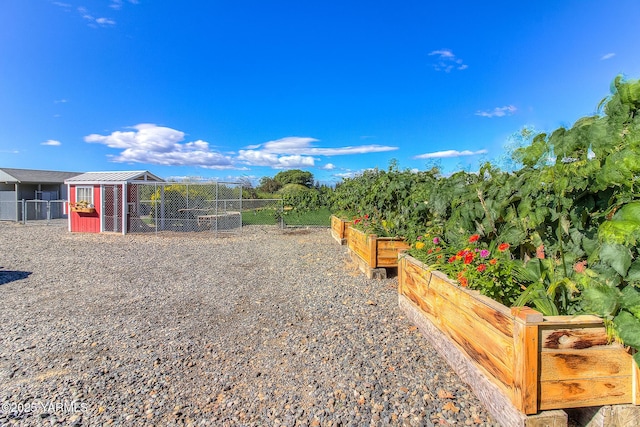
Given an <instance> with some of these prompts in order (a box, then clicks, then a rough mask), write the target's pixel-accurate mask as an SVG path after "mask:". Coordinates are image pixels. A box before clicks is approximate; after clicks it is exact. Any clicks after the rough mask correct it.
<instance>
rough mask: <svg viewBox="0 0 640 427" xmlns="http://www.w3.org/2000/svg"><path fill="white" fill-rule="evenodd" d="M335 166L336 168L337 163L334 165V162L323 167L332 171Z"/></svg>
mask: <svg viewBox="0 0 640 427" xmlns="http://www.w3.org/2000/svg"><path fill="white" fill-rule="evenodd" d="M335 168H336V165H334V164H333V163H327V164H326V165H324V166H323V167H322V168H321V169H324V170H327V171H332V170H334V169H335Z"/></svg>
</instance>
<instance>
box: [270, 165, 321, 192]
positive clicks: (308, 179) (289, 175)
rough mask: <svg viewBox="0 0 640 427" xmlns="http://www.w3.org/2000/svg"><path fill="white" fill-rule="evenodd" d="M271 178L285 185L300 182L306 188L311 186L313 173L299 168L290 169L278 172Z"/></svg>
mask: <svg viewBox="0 0 640 427" xmlns="http://www.w3.org/2000/svg"><path fill="white" fill-rule="evenodd" d="M273 179H274V180H275V181H277V182H278V183H280V185H281V186H285V185H287V184H300V185H304V186H305V187H308V188H311V187H313V174H312V173H311V172H308V171H303V170H300V169H290V170H286V171H282V172H278V173H277V174H276V176H274V177H273Z"/></svg>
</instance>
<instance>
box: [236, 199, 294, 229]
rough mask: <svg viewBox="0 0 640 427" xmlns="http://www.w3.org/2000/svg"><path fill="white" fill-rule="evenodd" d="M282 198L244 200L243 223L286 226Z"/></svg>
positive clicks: (244, 224)
mask: <svg viewBox="0 0 640 427" xmlns="http://www.w3.org/2000/svg"><path fill="white" fill-rule="evenodd" d="M283 212H284V204H283V202H282V199H245V200H243V201H242V225H243V226H246V225H277V226H279V227H280V228H283V227H284V226H285V224H284V218H283V215H282V214H283Z"/></svg>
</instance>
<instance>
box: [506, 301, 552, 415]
mask: <svg viewBox="0 0 640 427" xmlns="http://www.w3.org/2000/svg"><path fill="white" fill-rule="evenodd" d="M511 314H512V315H513V316H514V325H513V342H514V349H513V350H514V360H513V400H512V401H513V404H514V405H515V406H516V408H518V409H519V410H520V411H522V412H523V413H525V414H527V415H531V414H535V413H537V412H538V376H539V364H538V363H539V362H538V351H539V343H538V323H541V322H542V321H543V320H544V319H543V316H542V314H541V313H539V312H537V311H536V310H534V309H532V308H530V307H513V308H512V309H511Z"/></svg>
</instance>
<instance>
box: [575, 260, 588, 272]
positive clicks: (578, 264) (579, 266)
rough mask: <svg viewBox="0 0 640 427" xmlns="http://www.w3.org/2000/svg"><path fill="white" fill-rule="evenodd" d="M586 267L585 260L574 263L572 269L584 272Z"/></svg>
mask: <svg viewBox="0 0 640 427" xmlns="http://www.w3.org/2000/svg"><path fill="white" fill-rule="evenodd" d="M586 269H587V261H580V262H576V263H575V265H574V266H573V270H574V271H575V272H576V273H584V271H585V270H586Z"/></svg>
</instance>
